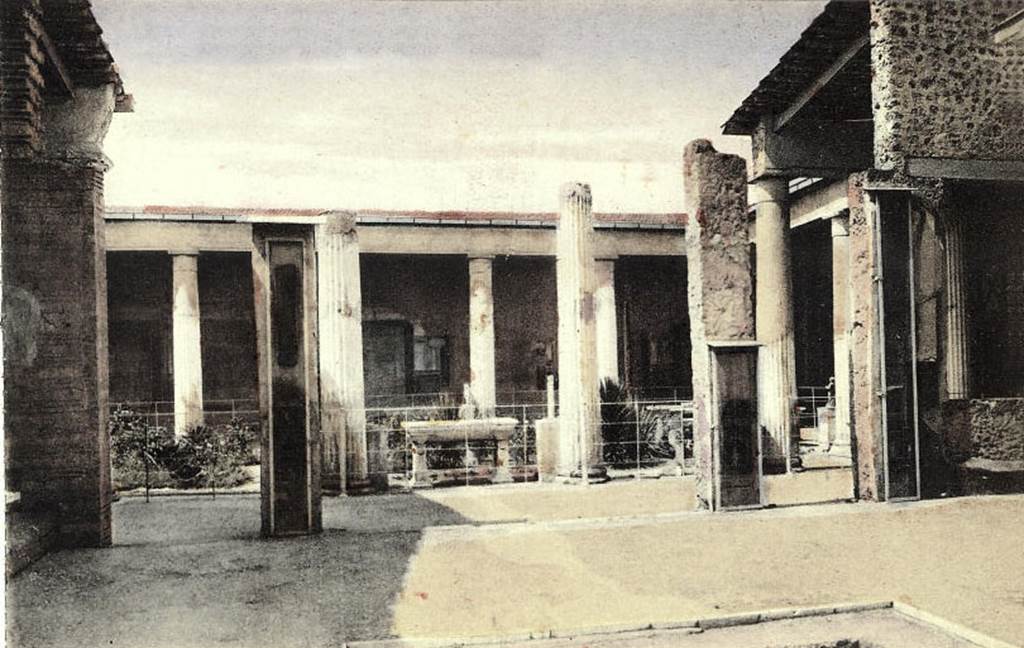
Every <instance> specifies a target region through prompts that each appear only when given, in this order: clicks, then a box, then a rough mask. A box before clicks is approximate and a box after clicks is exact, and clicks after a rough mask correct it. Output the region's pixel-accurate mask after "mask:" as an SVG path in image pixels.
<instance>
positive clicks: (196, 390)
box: [172, 252, 203, 436]
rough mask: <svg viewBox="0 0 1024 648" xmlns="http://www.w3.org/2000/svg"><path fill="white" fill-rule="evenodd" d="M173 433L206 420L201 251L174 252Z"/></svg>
mask: <svg viewBox="0 0 1024 648" xmlns="http://www.w3.org/2000/svg"><path fill="white" fill-rule="evenodd" d="M172 254H173V256H172V275H173V280H172V281H173V294H174V306H173V317H172V335H173V354H174V434H175V436H184V435H185V434H187V433H188V431H189V430H191V429H192V428H194V427H195V426H197V425H202V423H203V352H202V343H201V338H200V328H199V255H198V253H196V252H190V253H186V254H177V253H172Z"/></svg>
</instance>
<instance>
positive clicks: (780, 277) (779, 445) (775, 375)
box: [755, 177, 796, 470]
mask: <svg viewBox="0 0 1024 648" xmlns="http://www.w3.org/2000/svg"><path fill="white" fill-rule="evenodd" d="M755 185H756V191H757V192H758V193H760V196H758V200H757V202H756V203H755V209H756V228H757V256H756V264H757V283H756V291H757V296H756V303H757V308H756V311H757V313H756V324H757V340H758V342H760V343H761V345H762V346H761V348H760V351H759V353H758V358H757V385H758V387H757V389H758V394H757V397H758V404H759V409H758V411H759V413H760V414H759V415H760V419H761V427H762V429H763V431H764V432H766V433H767V438H766V441H767V442H768V443H767V446H766V447H765V460H766V464H774V466H775V468H776V469H778V468H783V467H784V468H785V469H786V470H788V469H789V465H790V462H791V447H792V440H791V438H790V436H791V434H792V429H791V428H792V425H791V417H792V410H793V404H794V402H795V400H796V365H795V363H794V359H793V356H794V348H793V287H792V281H791V277H790V272H791V270H790V249H789V206H788V205H787V199H788V196H789V182H788V181H787V180H786V179H785V178H775V177H766V178H761V179H759V180H757V181H756V182H755ZM780 464H781V465H780Z"/></svg>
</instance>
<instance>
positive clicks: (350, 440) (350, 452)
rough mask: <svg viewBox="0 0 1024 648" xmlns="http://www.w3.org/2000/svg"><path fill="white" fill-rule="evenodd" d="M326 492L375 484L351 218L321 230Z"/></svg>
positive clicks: (336, 216) (336, 218)
mask: <svg viewBox="0 0 1024 648" xmlns="http://www.w3.org/2000/svg"><path fill="white" fill-rule="evenodd" d="M316 249H317V294H318V297H317V307H318V317H317V319H318V327H319V330H318V336H317V338H318V340H319V343H320V354H319V360H320V399H321V405H320V420H321V433H322V434H323V467H322V473H321V474H322V481H323V488H324V490H325V491H328V492H335V493H337V492H340V491H342V490H348V491H353V492H354V491H359V490H364V489H365V488H367V487H368V486H369V460H368V455H367V443H366V405H365V402H364V400H365V394H364V387H363V306H362V292H361V288H360V274H359V238H358V235H357V233H356V229H355V221H354V220H353V218H352V216H351V215H350V214H342V213H331V214H329V215H328V216H327V222H325V223H324V224H322V225H317V227H316Z"/></svg>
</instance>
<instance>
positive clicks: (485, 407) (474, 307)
mask: <svg viewBox="0 0 1024 648" xmlns="http://www.w3.org/2000/svg"><path fill="white" fill-rule="evenodd" d="M492 283H493V260H492V259H491V258H490V257H474V258H470V259H469V376H470V379H469V380H470V391H471V392H472V394H473V399H474V400H475V401H476V407H477V412H478V413H479V414H480V415H481V416H494V408H495V406H496V405H497V396H496V393H495V391H496V386H495V370H494V293H493V290H492V288H493V286H492Z"/></svg>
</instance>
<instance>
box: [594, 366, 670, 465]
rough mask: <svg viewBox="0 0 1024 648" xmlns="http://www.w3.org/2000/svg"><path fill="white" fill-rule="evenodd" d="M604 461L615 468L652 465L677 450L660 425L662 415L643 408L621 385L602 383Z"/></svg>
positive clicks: (609, 381)
mask: <svg viewBox="0 0 1024 648" xmlns="http://www.w3.org/2000/svg"><path fill="white" fill-rule="evenodd" d="M600 394H601V440H602V442H603V448H604V450H603V452H602V458H603V460H604V462H605V463H606V464H608V465H609V466H611V467H613V468H630V467H636V465H637V463H640V464H642V465H650V464H651V463H655V462H657V461H660V460H665V459H671V458H672V457H674V456H675V450H674V449H673V448H672V446H671V445H670V444H669V442H668V439H667V438H665V435H664V433H663V430H662V426H661V425H659V420H658V416H657V415H655V414H654V413H653V412H650V411H648V410H645V409H643V408H640V407H639V406H638V405H637V403H636V401H635V400H634V398H633V396H632V395H631V394H630V393H629V392H628V391H627V390H626V389H624V388H623V387H622V386H620V385H619V384H618V383H617V382H615V381H613V380H605V381H603V382H602V383H601V390H600Z"/></svg>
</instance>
